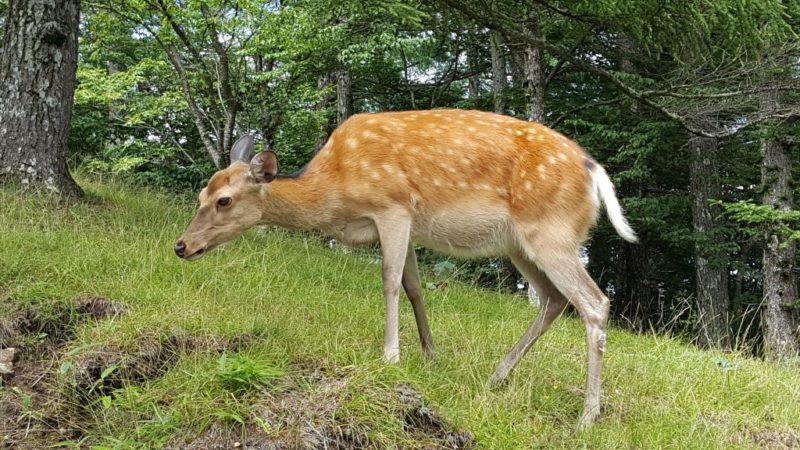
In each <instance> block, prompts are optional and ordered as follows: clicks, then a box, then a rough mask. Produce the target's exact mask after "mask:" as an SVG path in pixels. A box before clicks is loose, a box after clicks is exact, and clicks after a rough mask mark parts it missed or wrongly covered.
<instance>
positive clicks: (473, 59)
mask: <svg viewBox="0 0 800 450" xmlns="http://www.w3.org/2000/svg"><path fill="white" fill-rule="evenodd" d="M481 44H483V43H482V42H481ZM478 45H479V38H478V36H477V31H476V29H475V28H472V29H470V30H469V31H468V35H467V67H468V69H469V71H470V72H472V75H470V76H469V78H468V79H467V97H468V98H473V99H478V98H479V97H480V95H481V71H479V70H477V69H478V67H480V66H481V61H480V52H479V51H478Z"/></svg>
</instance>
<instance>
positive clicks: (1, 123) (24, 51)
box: [0, 0, 82, 197]
mask: <svg viewBox="0 0 800 450" xmlns="http://www.w3.org/2000/svg"><path fill="white" fill-rule="evenodd" d="M8 6H9V9H8V14H7V16H6V20H5V30H4V40H3V43H2V49H1V50H0V178H4V179H12V180H15V181H17V182H19V183H20V184H22V185H23V186H26V187H32V188H43V189H46V190H48V191H51V192H54V193H56V194H59V195H62V196H66V197H77V196H80V195H81V194H82V191H81V189H80V187H78V185H77V184H76V183H75V181H74V180H73V179H72V176H70V173H69V170H68V168H67V163H66V151H67V138H68V135H69V124H70V117H71V113H72V98H73V94H74V91H75V69H76V67H77V59H78V14H79V9H80V4H79V0H58V1H57V0H11V1H10V2H9V5H8Z"/></svg>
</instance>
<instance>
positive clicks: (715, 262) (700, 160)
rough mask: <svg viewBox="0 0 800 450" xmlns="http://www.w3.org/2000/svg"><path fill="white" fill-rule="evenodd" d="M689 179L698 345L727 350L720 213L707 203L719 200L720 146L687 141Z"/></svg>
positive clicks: (725, 275) (698, 138) (694, 139)
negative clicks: (692, 201)
mask: <svg viewBox="0 0 800 450" xmlns="http://www.w3.org/2000/svg"><path fill="white" fill-rule="evenodd" d="M689 151H690V153H691V162H690V165H689V176H690V179H691V189H692V194H693V196H694V204H693V206H692V222H693V226H694V232H695V238H696V240H695V274H696V277H697V279H696V283H697V302H698V312H699V315H700V336H699V338H698V343H699V344H700V345H701V346H703V347H720V348H723V349H728V348H730V345H731V340H730V329H729V312H730V311H729V310H730V299H729V294H728V267H727V257H726V255H725V253H724V251H722V250H720V249H719V246H718V245H717V240H718V239H719V238H720V237H721V236H720V233H719V230H720V227H721V222H720V219H719V216H720V214H721V210H720V208H719V207H718V206H715V205H710V204H709V200H712V199H719V198H720V197H721V182H720V176H719V167H718V160H719V144H718V142H717V139H715V138H707V137H701V136H696V135H692V136H691V137H690V138H689Z"/></svg>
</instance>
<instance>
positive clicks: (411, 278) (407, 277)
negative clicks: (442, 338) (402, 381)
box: [403, 242, 436, 358]
mask: <svg viewBox="0 0 800 450" xmlns="http://www.w3.org/2000/svg"><path fill="white" fill-rule="evenodd" d="M403 289H404V290H405V291H406V296H407V297H408V300H409V301H410V302H411V308H412V309H413V310H414V319H416V321H417V331H418V332H419V341H420V343H421V344H422V351H423V352H424V353H425V356H427V357H428V358H433V357H434V356H436V347H435V346H434V345H433V337H432V335H431V329H430V327H429V326H428V317H427V315H426V314H425V303H423V300H422V284H421V283H420V280H419V269H418V268H417V255H416V253H414V244H412V243H410V242H409V244H408V252H407V253H406V264H405V266H404V267H403Z"/></svg>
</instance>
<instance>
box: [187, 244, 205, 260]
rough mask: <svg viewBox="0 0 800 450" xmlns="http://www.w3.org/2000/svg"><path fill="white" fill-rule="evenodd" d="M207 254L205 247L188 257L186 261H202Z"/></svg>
mask: <svg viewBox="0 0 800 450" xmlns="http://www.w3.org/2000/svg"><path fill="white" fill-rule="evenodd" d="M205 254H206V248H205V247H203V248H201V249H200V250H197V251H196V252H194V253H192V254H191V255H189V256H187V257H186V260H187V261H194V260H196V259H200V258H202V257H203V255H205Z"/></svg>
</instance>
